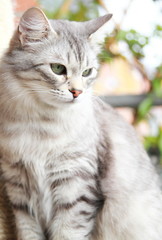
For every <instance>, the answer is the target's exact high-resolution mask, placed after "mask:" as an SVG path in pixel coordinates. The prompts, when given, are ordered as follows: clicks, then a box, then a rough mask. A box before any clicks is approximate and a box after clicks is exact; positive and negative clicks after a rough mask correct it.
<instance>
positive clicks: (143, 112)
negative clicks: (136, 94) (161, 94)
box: [137, 97, 153, 121]
mask: <svg viewBox="0 0 162 240" xmlns="http://www.w3.org/2000/svg"><path fill="white" fill-rule="evenodd" d="M152 104H153V100H152V98H151V97H148V98H146V99H145V100H144V101H142V103H141V104H140V105H139V107H138V110H137V114H138V121H140V120H142V119H146V118H147V114H148V112H149V111H150V109H151V107H152Z"/></svg>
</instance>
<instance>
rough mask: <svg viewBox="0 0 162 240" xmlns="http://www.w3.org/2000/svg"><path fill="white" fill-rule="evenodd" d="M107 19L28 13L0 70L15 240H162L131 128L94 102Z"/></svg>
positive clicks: (152, 175) (151, 173) (149, 178)
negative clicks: (74, 19) (78, 19)
mask: <svg viewBox="0 0 162 240" xmlns="http://www.w3.org/2000/svg"><path fill="white" fill-rule="evenodd" d="M111 16H112V15H111V14H107V15H104V16H102V17H99V18H96V19H93V20H90V21H85V22H70V21H68V20H48V19H47V17H46V16H45V14H44V13H43V12H42V11H41V10H40V9H38V8H31V9H29V10H27V11H26V12H25V13H24V14H23V16H22V17H21V19H20V23H19V26H18V28H17V30H16V31H15V33H14V36H13V37H12V39H11V42H10V46H9V49H8V50H7V52H6V54H5V55H4V57H3V59H2V62H1V67H0V81H1V82H0V112H1V115H0V126H1V128H0V163H1V171H2V174H3V179H4V181H5V188H6V191H7V195H8V198H9V199H10V204H11V207H12V209H13V212H14V216H15V222H16V230H17V240H47V239H48V240H161V239H162V195H161V191H160V187H159V179H158V176H157V174H156V171H155V169H154V167H153V166H152V163H151V161H150V159H149V158H148V156H147V154H146V152H145V150H144V149H143V147H142V144H141V143H140V141H139V139H138V137H137V136H136V133H135V131H134V129H133V127H132V126H130V125H129V124H128V123H126V122H125V121H124V120H123V119H122V118H121V117H120V116H119V115H118V114H117V113H116V111H115V110H113V109H112V107H110V106H109V105H107V104H106V103H104V102H102V100H100V99H99V98H98V97H95V96H93V94H92V90H91V89H92V86H93V83H94V81H95V79H96V76H97V71H98V68H99V63H98V60H97V55H98V53H99V52H100V49H101V43H102V42H103V41H104V37H105V35H106V33H107V24H108V20H109V19H110V18H111Z"/></svg>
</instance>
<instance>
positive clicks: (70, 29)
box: [50, 20, 86, 38]
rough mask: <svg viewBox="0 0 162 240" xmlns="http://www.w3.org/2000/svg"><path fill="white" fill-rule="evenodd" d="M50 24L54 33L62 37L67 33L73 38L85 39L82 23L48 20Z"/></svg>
mask: <svg viewBox="0 0 162 240" xmlns="http://www.w3.org/2000/svg"><path fill="white" fill-rule="evenodd" d="M50 24H51V26H52V28H53V29H54V31H56V32H57V33H58V34H60V35H62V34H65V33H69V34H70V35H73V36H79V37H80V38H85V37H86V34H85V26H84V23H83V22H75V21H68V20H50Z"/></svg>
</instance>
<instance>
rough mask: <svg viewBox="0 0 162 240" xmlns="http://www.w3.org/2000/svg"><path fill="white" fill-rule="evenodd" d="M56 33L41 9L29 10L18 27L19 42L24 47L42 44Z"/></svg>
mask: <svg viewBox="0 0 162 240" xmlns="http://www.w3.org/2000/svg"><path fill="white" fill-rule="evenodd" d="M50 32H54V30H53V29H52V27H51V26H50V23H49V21H48V19H47V17H46V16H45V14H44V13H43V12H42V11H41V10H40V9H39V8H35V7H33V8H30V9H28V10H27V11H26V12H25V13H24V14H23V16H22V17H21V19H20V23H19V26H18V34H19V40H20V42H21V45H22V46H26V45H28V44H31V43H36V42H41V41H42V39H44V38H48V35H49V33H50Z"/></svg>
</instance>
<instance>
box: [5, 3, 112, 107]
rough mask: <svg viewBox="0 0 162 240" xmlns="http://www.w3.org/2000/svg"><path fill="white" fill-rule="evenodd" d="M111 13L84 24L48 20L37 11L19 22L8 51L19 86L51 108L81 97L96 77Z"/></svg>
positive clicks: (28, 14)
mask: <svg viewBox="0 0 162 240" xmlns="http://www.w3.org/2000/svg"><path fill="white" fill-rule="evenodd" d="M110 18H111V14H108V15H105V16H102V17H99V18H97V19H94V20H90V21H86V22H70V21H67V20H48V19H47V18H46V16H45V15H44V13H43V12H42V11H41V10H40V9H38V8H31V9H29V10H27V11H26V12H25V13H24V15H23V16H22V17H21V19H20V23H19V26H18V29H17V31H16V32H15V35H14V37H13V38H12V40H11V43H10V48H9V51H8V63H9V65H10V70H11V71H13V74H14V76H15V78H16V80H17V81H18V82H19V85H21V87H22V88H23V89H24V90H25V89H26V92H27V93H31V94H33V95H35V99H37V100H38V101H40V102H44V103H47V104H49V105H54V104H55V103H56V102H57V103H60V102H61V103H72V102H75V101H77V100H79V99H81V98H83V97H84V96H85V95H86V94H87V92H88V89H90V87H91V85H92V83H93V81H94V80H95V78H96V75H97V69H98V61H97V54H98V52H99V49H100V47H99V45H100V44H101V43H102V42H103V41H104V37H105V35H106V33H107V28H106V25H107V24H106V23H107V22H108V20H109V19H110Z"/></svg>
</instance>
